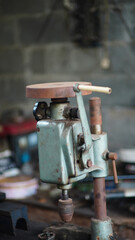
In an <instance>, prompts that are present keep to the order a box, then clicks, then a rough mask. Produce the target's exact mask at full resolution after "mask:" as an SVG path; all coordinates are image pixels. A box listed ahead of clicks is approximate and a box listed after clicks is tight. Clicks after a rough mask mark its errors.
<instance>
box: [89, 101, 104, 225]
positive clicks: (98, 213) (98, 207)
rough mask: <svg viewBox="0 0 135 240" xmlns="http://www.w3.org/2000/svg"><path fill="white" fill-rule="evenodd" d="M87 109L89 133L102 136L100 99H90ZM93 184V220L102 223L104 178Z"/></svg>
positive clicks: (96, 180) (96, 179)
mask: <svg viewBox="0 0 135 240" xmlns="http://www.w3.org/2000/svg"><path fill="white" fill-rule="evenodd" d="M89 108H90V125H91V133H92V134H102V113H101V99H100V98H98V97H93V98H91V99H90V101H89ZM93 184H94V208H95V218H96V219H99V220H102V221H104V220H106V219H107V210H106V192H105V178H104V177H103V178H94V179H93Z"/></svg>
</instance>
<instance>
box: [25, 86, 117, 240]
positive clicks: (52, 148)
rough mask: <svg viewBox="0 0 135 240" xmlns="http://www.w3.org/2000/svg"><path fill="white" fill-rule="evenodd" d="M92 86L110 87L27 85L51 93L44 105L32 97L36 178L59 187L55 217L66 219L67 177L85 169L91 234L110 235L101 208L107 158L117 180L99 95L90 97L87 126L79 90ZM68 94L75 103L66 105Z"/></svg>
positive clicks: (29, 90) (69, 209)
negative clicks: (92, 212) (89, 183)
mask: <svg viewBox="0 0 135 240" xmlns="http://www.w3.org/2000/svg"><path fill="white" fill-rule="evenodd" d="M92 91H96V92H104V93H108V94H110V93H111V89H110V88H105V87H96V86H92V85H91V83H90V82H57V83H45V84H35V85H30V86H27V87H26V96H27V97H30V98H38V99H46V98H49V99H51V103H50V106H48V104H47V103H46V102H44V101H41V102H38V103H36V104H35V106H34V109H33V113H34V116H35V118H36V120H37V135H38V152H39V170H40V179H41V181H43V182H46V183H53V184H57V187H58V188H59V189H61V190H62V196H61V199H59V202H58V207H59V214H60V216H61V219H62V220H63V221H64V222H69V221H71V219H72V216H73V209H74V207H73V203H72V199H71V198H69V196H68V190H69V189H70V188H71V186H72V183H74V182H77V181H79V180H82V179H84V178H85V177H86V176H87V175H88V174H89V175H90V176H91V177H93V184H94V206H95V218H92V223H91V234H92V240H96V239H97V237H98V239H99V240H102V239H104V240H110V239H112V237H113V230H112V223H111V219H110V218H109V217H108V216H107V212H106V194H105V177H106V176H107V175H108V160H109V159H111V160H112V162H113V170H114V179H115V182H116V183H117V172H116V166H115V160H116V159H117V155H116V154H115V153H110V152H109V151H108V144H107V134H106V133H105V132H102V115H101V100H100V98H92V99H91V100H90V104H89V105H90V120H91V121H90V122H91V130H90V127H89V124H88V120H87V116H86V111H85V107H84V103H83V97H82V96H83V95H88V94H91V92H92ZM70 97H76V101H77V107H75V108H74V107H72V106H71V105H70V102H69V101H68V98H70Z"/></svg>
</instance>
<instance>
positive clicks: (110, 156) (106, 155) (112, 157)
mask: <svg viewBox="0 0 135 240" xmlns="http://www.w3.org/2000/svg"><path fill="white" fill-rule="evenodd" d="M103 158H104V159H105V160H112V165H113V175H114V182H115V184H118V175H117V169H116V162H115V161H116V160H117V153H114V152H108V151H107V152H105V153H104V157H103Z"/></svg>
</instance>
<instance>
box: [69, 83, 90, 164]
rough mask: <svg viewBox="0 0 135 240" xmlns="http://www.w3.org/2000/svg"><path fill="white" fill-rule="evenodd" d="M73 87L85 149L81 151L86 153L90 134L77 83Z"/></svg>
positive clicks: (88, 148) (88, 147)
mask: <svg viewBox="0 0 135 240" xmlns="http://www.w3.org/2000/svg"><path fill="white" fill-rule="evenodd" d="M73 89H74V92H75V95H76V101H77V106H78V111H79V115H80V120H81V125H82V131H83V135H84V144H85V149H84V151H83V154H88V152H89V150H90V148H91V147H92V136H91V132H90V128H89V124H88V120H87V115H86V111H85V107H84V102H83V97H82V94H81V91H80V90H79V89H78V84H75V85H74V87H73ZM90 154H91V158H92V159H93V156H92V154H93V151H91V152H90ZM83 164H84V166H85V168H87V166H86V163H83Z"/></svg>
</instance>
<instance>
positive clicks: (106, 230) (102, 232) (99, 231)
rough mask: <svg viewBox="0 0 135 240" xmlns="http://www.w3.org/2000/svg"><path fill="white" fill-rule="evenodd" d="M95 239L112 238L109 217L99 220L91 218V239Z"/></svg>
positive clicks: (110, 239)
mask: <svg viewBox="0 0 135 240" xmlns="http://www.w3.org/2000/svg"><path fill="white" fill-rule="evenodd" d="M97 239H98V240H112V239H114V236H113V229H112V221H111V218H109V217H107V219H106V220H105V221H101V220H98V219H95V218H92V219H91V240H97Z"/></svg>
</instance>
